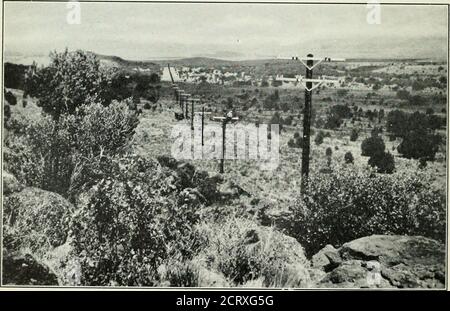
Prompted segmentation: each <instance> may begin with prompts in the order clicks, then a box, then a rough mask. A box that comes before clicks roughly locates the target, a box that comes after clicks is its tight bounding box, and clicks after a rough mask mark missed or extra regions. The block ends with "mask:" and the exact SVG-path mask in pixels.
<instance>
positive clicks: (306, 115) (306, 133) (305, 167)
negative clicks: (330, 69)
mask: <svg viewBox="0 0 450 311" xmlns="http://www.w3.org/2000/svg"><path fill="white" fill-rule="evenodd" d="M307 57H308V58H311V59H308V60H307V63H306V65H307V66H306V79H312V74H313V72H312V66H313V65H314V60H312V57H313V55H312V54H308V55H307ZM311 101H312V82H309V81H308V82H306V88H305V107H304V108H303V146H302V147H303V148H302V182H301V191H302V192H303V191H304V189H305V188H306V185H307V182H308V178H309V152H310V139H311V109H312V107H311Z"/></svg>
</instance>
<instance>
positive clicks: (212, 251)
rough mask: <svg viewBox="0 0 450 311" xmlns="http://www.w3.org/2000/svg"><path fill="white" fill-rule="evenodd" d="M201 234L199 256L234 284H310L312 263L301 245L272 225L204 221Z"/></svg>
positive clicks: (277, 285)
mask: <svg viewBox="0 0 450 311" xmlns="http://www.w3.org/2000/svg"><path fill="white" fill-rule="evenodd" d="M199 235H200V236H202V237H205V241H204V242H203V243H204V245H205V247H204V249H202V251H201V252H200V254H199V257H200V258H204V259H205V261H206V262H207V266H208V268H209V269H211V270H212V271H217V272H220V273H222V274H223V275H224V276H225V277H226V278H227V279H229V280H231V281H232V282H233V283H234V285H235V286H236V285H245V284H246V283H249V282H252V281H256V280H260V282H261V285H262V286H266V287H306V286H307V285H308V284H309V274H308V272H307V269H308V267H309V263H308V260H307V259H306V257H305V255H304V251H303V248H302V246H301V245H300V244H298V243H297V241H295V240H294V239H293V238H291V237H287V236H285V235H283V234H281V233H279V232H277V231H275V230H273V229H271V228H268V227H260V226H258V225H256V224H255V223H254V222H252V221H250V220H246V219H240V218H236V219H229V220H227V221H226V222H225V223H220V224H219V223H213V224H202V225H201V226H199ZM203 243H202V244H203Z"/></svg>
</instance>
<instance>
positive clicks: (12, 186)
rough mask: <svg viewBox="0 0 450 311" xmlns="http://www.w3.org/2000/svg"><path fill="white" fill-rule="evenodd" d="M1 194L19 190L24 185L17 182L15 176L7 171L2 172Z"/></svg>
mask: <svg viewBox="0 0 450 311" xmlns="http://www.w3.org/2000/svg"><path fill="white" fill-rule="evenodd" d="M2 175H3V194H4V195H8V194H11V193H14V192H19V191H21V190H22V189H23V188H24V186H23V185H22V184H21V183H19V181H18V180H17V178H16V177H15V176H14V175H13V174H10V173H8V172H5V171H4V172H3V174H2Z"/></svg>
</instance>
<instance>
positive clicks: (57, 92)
mask: <svg viewBox="0 0 450 311" xmlns="http://www.w3.org/2000/svg"><path fill="white" fill-rule="evenodd" d="M50 59H51V61H50V65H49V66H48V67H44V68H42V69H36V71H35V72H34V73H33V74H29V75H27V77H26V84H28V86H27V93H28V94H29V95H30V96H33V97H36V98H37V99H38V102H37V104H38V106H40V107H42V109H43V110H44V112H46V113H48V114H50V115H51V116H52V117H53V118H55V119H58V118H59V116H60V115H61V114H64V113H68V114H75V112H76V111H77V109H78V108H79V107H81V106H82V105H85V104H90V103H100V104H103V105H108V104H109V103H110V101H111V98H110V92H109V84H110V76H109V75H108V74H107V73H106V72H104V71H103V70H102V69H101V68H100V61H99V60H98V59H97V57H96V56H95V54H93V53H87V52H83V51H75V52H69V51H68V50H65V51H64V52H62V53H57V52H54V53H51V54H50Z"/></svg>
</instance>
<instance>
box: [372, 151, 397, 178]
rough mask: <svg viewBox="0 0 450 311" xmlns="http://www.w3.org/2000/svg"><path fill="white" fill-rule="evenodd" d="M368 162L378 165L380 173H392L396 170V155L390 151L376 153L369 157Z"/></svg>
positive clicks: (373, 165) (374, 165)
mask: <svg viewBox="0 0 450 311" xmlns="http://www.w3.org/2000/svg"><path fill="white" fill-rule="evenodd" d="M368 164H369V165H370V166H372V167H376V168H377V171H378V173H387V174H392V173H393V172H394V170H395V161H394V156H393V155H392V154H390V153H389V152H381V153H375V154H373V155H372V156H371V157H370V158H369V162H368Z"/></svg>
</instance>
